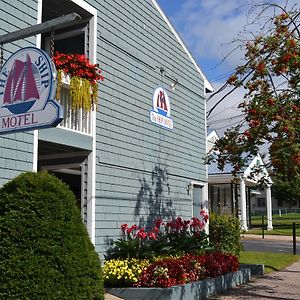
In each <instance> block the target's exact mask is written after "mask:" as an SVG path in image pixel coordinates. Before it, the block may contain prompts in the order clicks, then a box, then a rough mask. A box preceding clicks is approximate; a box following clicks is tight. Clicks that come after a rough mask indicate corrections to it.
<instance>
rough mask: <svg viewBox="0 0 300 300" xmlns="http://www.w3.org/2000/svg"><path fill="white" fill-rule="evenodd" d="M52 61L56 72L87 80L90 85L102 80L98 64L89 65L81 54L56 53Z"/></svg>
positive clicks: (87, 60)
mask: <svg viewBox="0 0 300 300" xmlns="http://www.w3.org/2000/svg"><path fill="white" fill-rule="evenodd" d="M52 60H53V62H54V64H55V66H56V69H57V70H61V71H63V72H64V73H66V74H70V76H71V77H74V76H76V77H79V78H85V79H88V80H89V81H90V82H91V83H92V84H93V83H96V82H97V81H98V80H103V79H104V77H103V76H102V75H101V70H100V68H99V65H98V64H91V63H90V61H89V59H88V58H87V57H86V56H85V55H83V54H65V53H59V52H56V53H55V56H53V57H52Z"/></svg>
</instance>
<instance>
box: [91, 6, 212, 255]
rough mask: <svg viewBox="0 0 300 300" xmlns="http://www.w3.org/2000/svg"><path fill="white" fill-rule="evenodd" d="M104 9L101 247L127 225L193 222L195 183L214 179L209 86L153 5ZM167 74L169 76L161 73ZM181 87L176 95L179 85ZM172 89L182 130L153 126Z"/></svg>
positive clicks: (100, 23) (99, 197) (101, 46)
mask: <svg viewBox="0 0 300 300" xmlns="http://www.w3.org/2000/svg"><path fill="white" fill-rule="evenodd" d="M89 3H90V4H91V5H94V6H95V7H96V8H97V9H98V12H99V13H98V47H97V60H98V61H99V63H100V66H101V68H102V70H103V74H104V76H105V80H104V81H103V82H102V83H101V85H100V90H99V110H98V112H97V124H96V127H97V129H96V130H97V132H96V149H97V153H96V156H97V165H96V216H95V218H96V239H95V242H96V249H97V250H98V251H99V252H102V251H103V250H105V249H106V246H107V243H108V240H110V239H111V238H117V237H118V235H119V228H120V225H121V224H122V223H129V224H130V223H136V224H140V225H146V226H150V225H151V222H152V221H153V220H154V219H155V217H157V216H159V215H160V216H162V217H164V218H171V217H172V216H175V215H181V216H183V217H186V218H189V217H191V212H192V199H191V195H189V194H188V193H187V185H188V184H189V183H190V182H191V181H192V180H194V181H202V182H203V181H206V172H205V170H206V168H205V165H204V163H203V159H204V155H205V148H206V146H205V106H204V82H203V78H201V75H200V74H199V72H198V70H197V69H196V67H195V66H194V64H193V62H192V61H191V60H190V58H189V57H188V55H187V54H186V52H185V51H184V49H183V47H182V46H181V44H180V43H179V42H178V40H177V39H176V37H175V36H174V34H173V32H172V31H171V30H170V28H169V27H168V25H167V24H166V22H165V21H164V20H163V19H162V17H161V15H160V13H159V11H157V10H156V8H155V7H154V6H153V4H152V1H144V0H131V1H121V0H118V1H90V2H89ZM160 68H163V69H164V71H165V73H164V74H162V73H161V72H160ZM166 75H167V76H168V77H170V78H173V79H178V81H179V84H178V86H176V89H175V90H174V91H173V90H172V89H171V88H170V84H171V83H172V80H170V79H169V78H167V76H166ZM158 86H162V87H164V88H165V89H166V90H167V91H168V95H169V98H170V102H171V116H172V118H173V120H174V130H166V129H163V128H161V127H159V126H157V125H154V124H152V123H151V122H150V117H149V114H150V110H151V108H152V95H153V92H154V90H155V88H156V87H158Z"/></svg>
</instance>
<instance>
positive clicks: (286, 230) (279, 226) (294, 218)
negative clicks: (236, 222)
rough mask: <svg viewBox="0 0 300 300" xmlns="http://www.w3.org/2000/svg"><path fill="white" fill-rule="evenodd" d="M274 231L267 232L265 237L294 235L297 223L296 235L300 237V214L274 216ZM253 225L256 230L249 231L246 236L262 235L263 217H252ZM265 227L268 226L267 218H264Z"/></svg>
mask: <svg viewBox="0 0 300 300" xmlns="http://www.w3.org/2000/svg"><path fill="white" fill-rule="evenodd" d="M272 223H273V230H271V231H267V230H265V235H289V236H292V235H293V225H292V223H296V235H297V236H300V213H288V214H284V213H283V214H282V215H281V216H279V215H278V214H277V215H275V214H274V215H273V216H272ZM251 225H252V226H254V229H251V230H249V231H248V232H246V233H245V234H247V233H248V234H260V235H261V234H262V229H261V227H262V217H261V216H252V217H251ZM264 225H265V226H266V225H267V218H266V216H265V217H264Z"/></svg>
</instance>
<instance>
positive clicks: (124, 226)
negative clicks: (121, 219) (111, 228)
mask: <svg viewBox="0 0 300 300" xmlns="http://www.w3.org/2000/svg"><path fill="white" fill-rule="evenodd" d="M127 228H128V225H127V224H122V225H121V230H122V231H123V232H125V230H126V229H127Z"/></svg>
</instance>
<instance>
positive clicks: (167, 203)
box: [134, 164, 175, 228]
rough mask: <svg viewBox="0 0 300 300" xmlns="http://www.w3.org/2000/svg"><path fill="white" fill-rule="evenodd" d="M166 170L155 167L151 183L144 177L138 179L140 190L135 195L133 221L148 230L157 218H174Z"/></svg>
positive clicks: (158, 165) (158, 166)
mask: <svg viewBox="0 0 300 300" xmlns="http://www.w3.org/2000/svg"><path fill="white" fill-rule="evenodd" d="M168 180H169V179H168V175H167V169H166V168H163V169H162V168H161V166H160V164H157V165H155V167H154V169H153V171H152V175H151V182H147V179H146V178H145V177H143V178H141V179H139V182H140V185H141V187H140V190H139V192H138V194H137V201H136V206H135V210H134V215H135V219H136V220H137V221H138V222H139V225H140V226H143V227H146V228H150V227H152V225H153V221H154V220H155V219H157V218H159V217H160V218H162V219H171V218H172V217H173V216H175V212H174V208H173V202H172V200H171V199H170V198H169V197H168V196H169V195H170V185H169V182H168Z"/></svg>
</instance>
